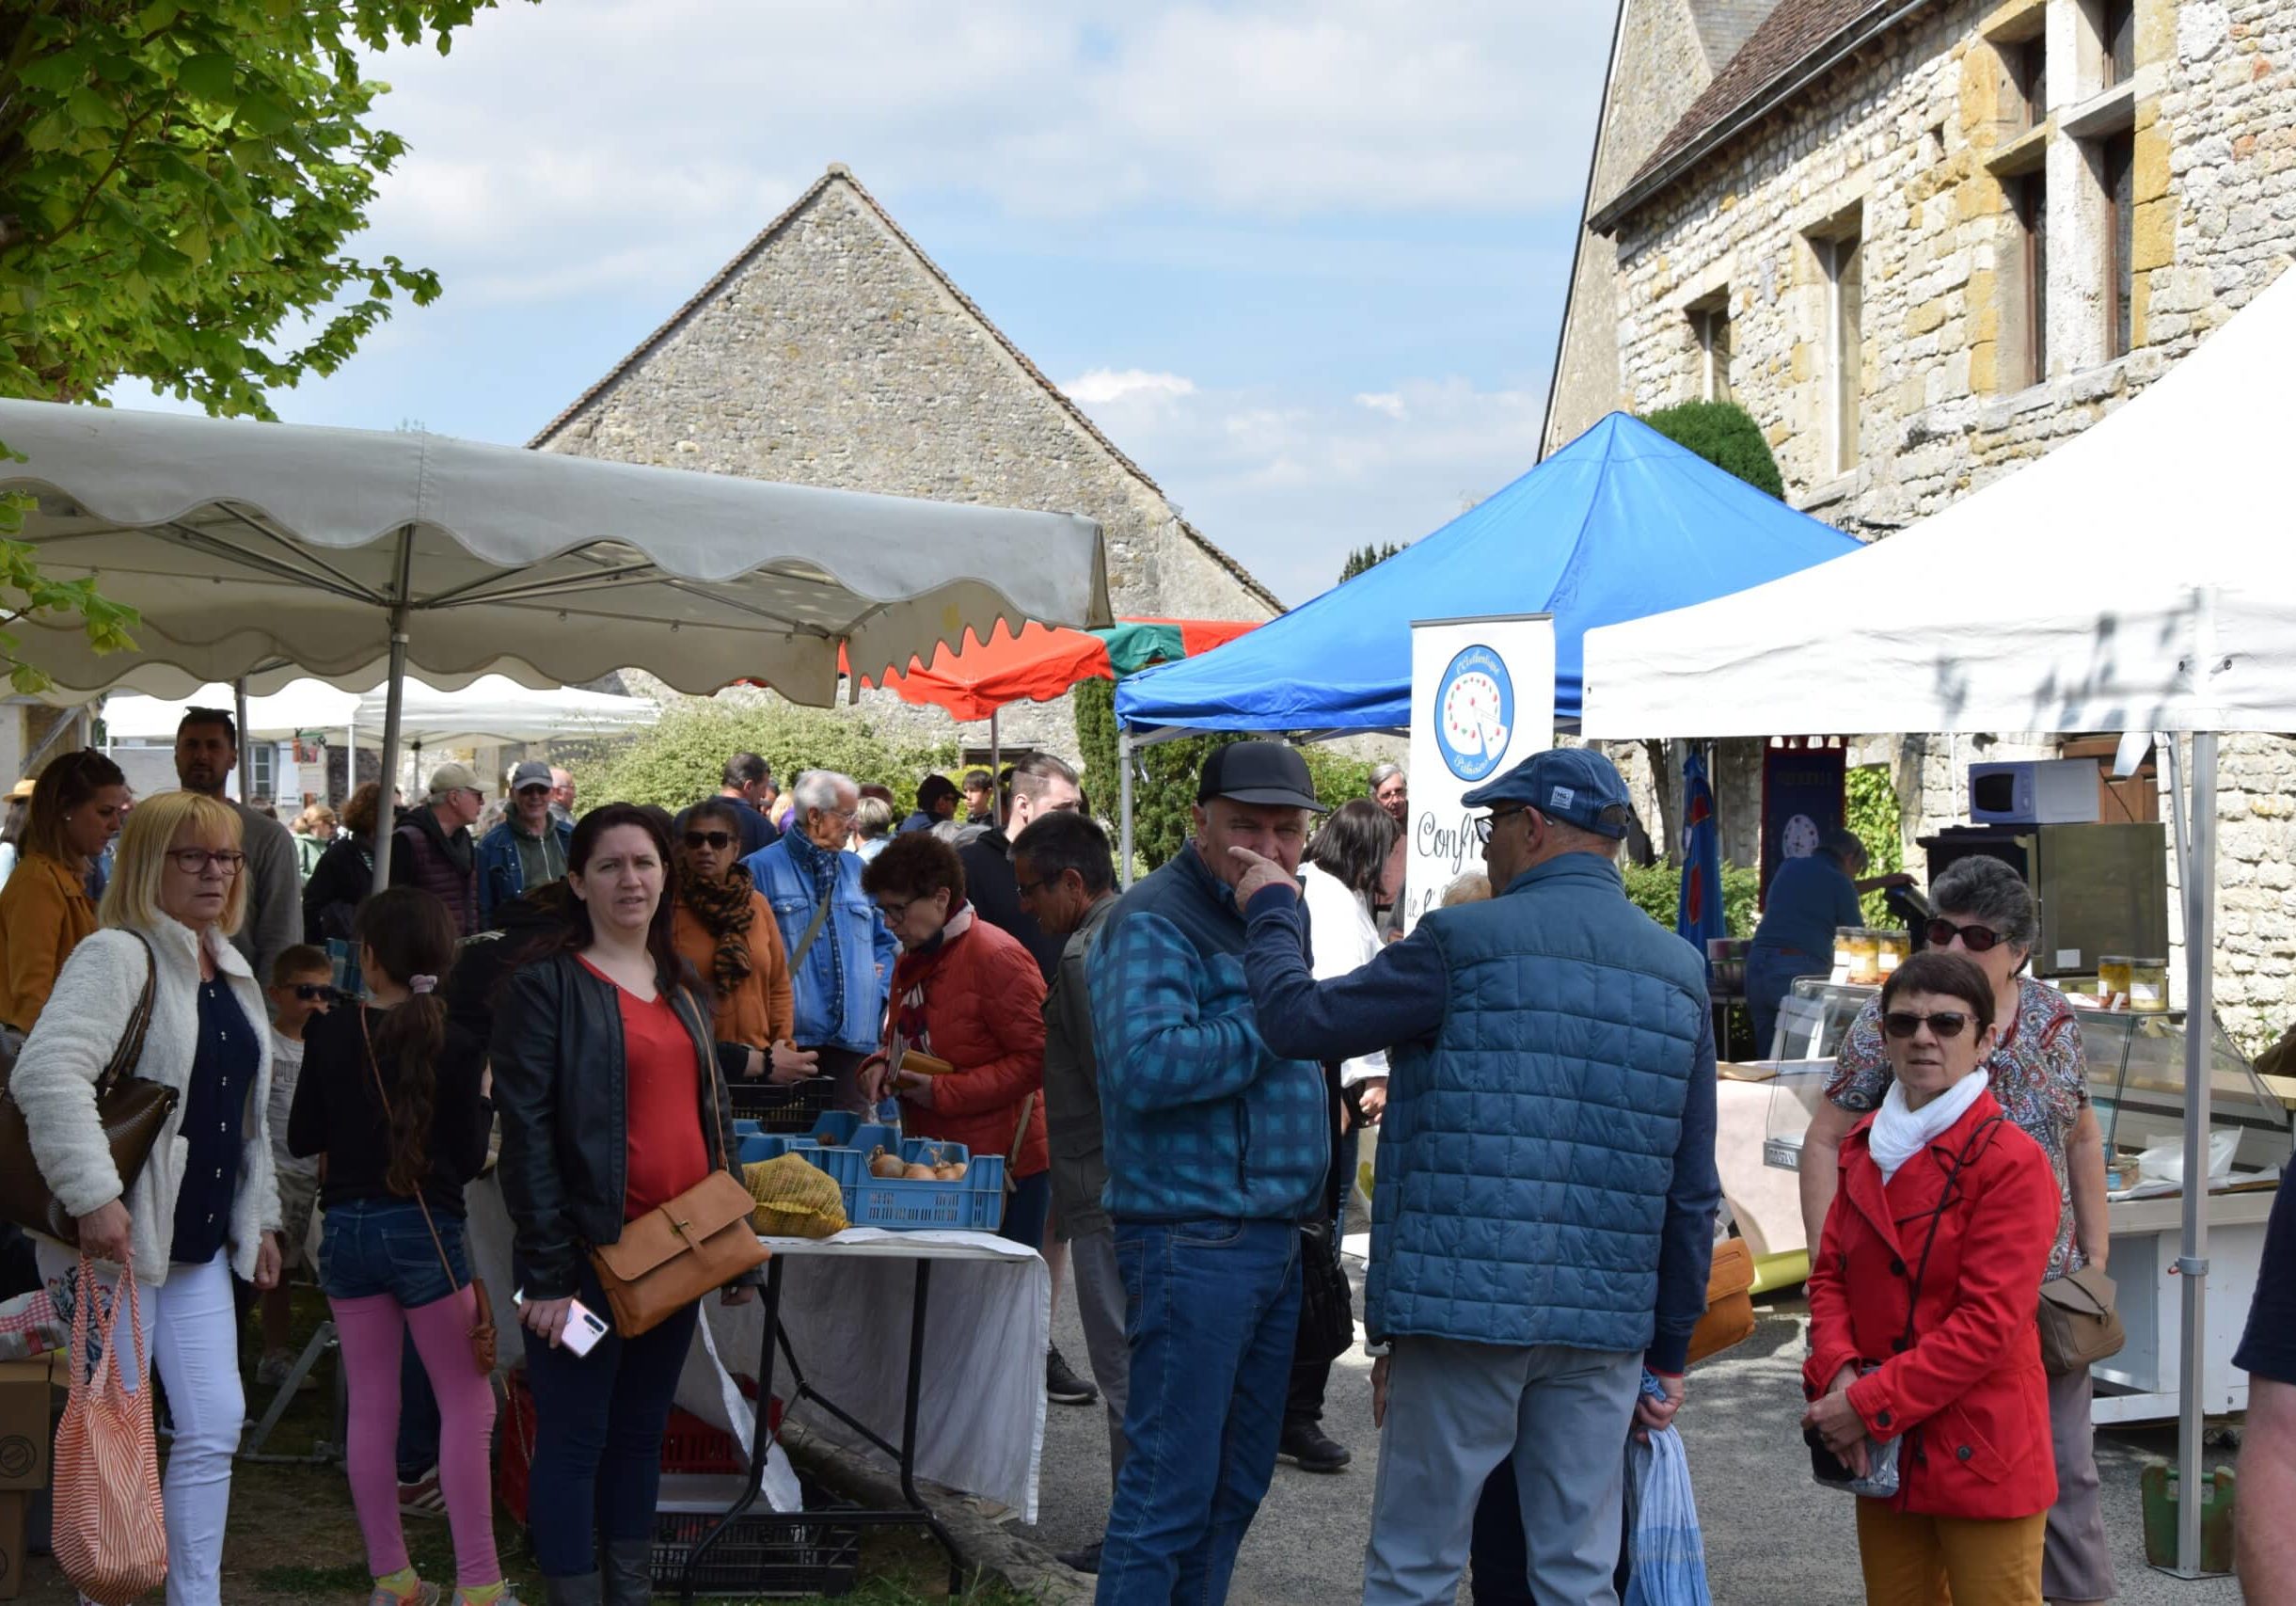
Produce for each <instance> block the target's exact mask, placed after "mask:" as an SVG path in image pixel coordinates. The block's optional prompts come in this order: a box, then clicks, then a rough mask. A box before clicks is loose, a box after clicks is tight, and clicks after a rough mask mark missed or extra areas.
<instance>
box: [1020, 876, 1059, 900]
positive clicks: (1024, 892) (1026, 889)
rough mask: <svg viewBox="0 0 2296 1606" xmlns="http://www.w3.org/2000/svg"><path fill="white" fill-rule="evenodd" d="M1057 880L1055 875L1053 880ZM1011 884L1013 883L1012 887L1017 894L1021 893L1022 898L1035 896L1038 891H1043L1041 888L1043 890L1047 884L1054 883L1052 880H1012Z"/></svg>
mask: <svg viewBox="0 0 2296 1606" xmlns="http://www.w3.org/2000/svg"><path fill="white" fill-rule="evenodd" d="M1057 880H1058V878H1057V877H1055V878H1054V881H1057ZM1012 884H1013V889H1014V890H1015V891H1016V892H1018V893H1019V894H1020V895H1021V897H1022V898H1034V897H1036V896H1037V894H1038V893H1040V892H1042V891H1043V890H1044V889H1045V888H1046V887H1048V886H1051V885H1053V884H1054V882H1051V881H1015V882H1014V883H1012Z"/></svg>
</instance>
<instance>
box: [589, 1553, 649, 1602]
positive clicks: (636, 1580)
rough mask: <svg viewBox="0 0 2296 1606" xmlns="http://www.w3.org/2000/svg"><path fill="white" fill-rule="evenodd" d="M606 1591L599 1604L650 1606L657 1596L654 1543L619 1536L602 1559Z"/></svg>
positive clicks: (601, 1568) (601, 1567)
mask: <svg viewBox="0 0 2296 1606" xmlns="http://www.w3.org/2000/svg"><path fill="white" fill-rule="evenodd" d="M600 1563H601V1566H600V1570H601V1571H602V1572H603V1574H604V1576H605V1579H606V1593H605V1594H604V1596H603V1597H601V1598H600V1602H599V1606H648V1602H650V1601H651V1600H652V1599H653V1598H654V1542H653V1541H652V1540H651V1539H616V1540H615V1541H613V1543H611V1544H610V1545H608V1546H607V1547H606V1554H605V1555H604V1556H603V1557H601V1558H600Z"/></svg>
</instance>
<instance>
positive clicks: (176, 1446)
mask: <svg viewBox="0 0 2296 1606" xmlns="http://www.w3.org/2000/svg"><path fill="white" fill-rule="evenodd" d="M245 867H246V857H245V854H244V853H243V852H242V851H241V850H240V823H239V816H238V815H237V814H236V813H235V812H233V810H232V809H231V807H230V804H228V803H221V802H218V801H217V800H215V799H214V798H210V797H207V796H205V795H203V794H201V793H198V792H189V791H183V792H164V793H162V794H160V795H159V796H157V797H154V798H152V799H150V800H149V801H148V802H146V803H141V804H139V805H138V806H137V807H136V808H135V812H134V813H132V814H130V815H129V816H128V822H127V825H126V826H125V828H124V829H122V831H121V832H120V835H119V859H118V863H117V864H116V865H115V866H114V867H113V870H112V881H111V885H110V887H109V889H108V890H107V891H106V892H105V893H104V896H103V909H102V911H101V912H100V917H101V920H102V927H103V929H102V930H98V931H97V932H96V933H95V934H94V935H93V936H90V937H89V938H88V939H87V941H86V942H83V943H82V944H81V945H80V946H78V947H77V948H75V949H74V950H73V951H72V955H71V959H69V960H68V961H66V962H65V964H64V969H63V974H61V975H60V976H58V977H57V978H56V981H55V993H54V994H53V995H52V997H51V998H50V1000H49V1003H50V1005H51V1006H52V1007H51V1008H50V1009H48V1010H46V1011H45V1012H43V1013H42V1014H41V1016H40V1025H39V1026H36V1027H35V1028H34V1029H33V1032H32V1035H31V1038H30V1039H29V1041H27V1042H25V1043H24V1053H23V1056H22V1057H20V1058H19V1059H18V1060H17V1061H16V1069H15V1072H14V1073H13V1075H12V1076H11V1077H10V1079H9V1083H8V1093H9V1096H10V1097H12V1098H13V1099H14V1100H15V1101H16V1104H17V1105H18V1107H19V1108H21V1109H22V1110H23V1111H24V1125H25V1127H26V1129H27V1132H28V1134H29V1137H30V1138H31V1145H32V1157H33V1159H34V1160H35V1162H37V1163H38V1165H39V1167H40V1176H41V1178H42V1180H44V1181H45V1182H46V1183H47V1185H48V1186H49V1188H50V1189H51V1190H52V1191H53V1192H54V1193H55V1198H56V1201H57V1202H58V1203H60V1204H61V1205H62V1206H63V1207H64V1208H65V1209H66V1210H68V1211H70V1212H71V1214H72V1215H73V1216H76V1217H78V1220H79V1239H80V1248H82V1249H84V1250H86V1251H87V1253H88V1254H90V1255H92V1256H93V1257H94V1258H95V1259H96V1260H98V1261H99V1262H103V1263H106V1264H105V1265H104V1266H103V1270H102V1273H101V1275H102V1276H103V1280H104V1282H105V1283H106V1284H107V1285H115V1286H116V1280H117V1278H118V1270H117V1269H116V1268H119V1267H123V1266H124V1267H128V1268H130V1269H132V1270H133V1271H134V1273H135V1280H136V1283H137V1285H138V1287H137V1296H138V1297H137V1299H136V1300H135V1302H134V1303H133V1304H131V1302H130V1301H129V1300H128V1299H126V1298H115V1300H114V1304H113V1311H114V1317H115V1325H114V1330H113V1333H112V1336H111V1340H110V1342H111V1344H112V1345H113V1348H114V1353H115V1354H118V1355H120V1356H123V1357H124V1356H129V1355H133V1354H135V1352H136V1351H135V1342H134V1337H133V1335H131V1334H128V1333H126V1332H125V1331H124V1330H122V1329H123V1328H124V1326H125V1318H126V1316H127V1314H128V1312H130V1311H131V1310H135V1312H136V1313H137V1314H138V1315H139V1317H140V1319H141V1326H142V1328H143V1333H142V1338H143V1354H144V1356H145V1358H146V1361H147V1364H148V1365H150V1366H152V1367H156V1368H157V1369H158V1371H159V1375H160V1378H161V1380H162V1381H163V1382H165V1383H166V1386H167V1405H168V1409H169V1413H170V1415H171V1416H172V1417H173V1419H174V1423H175V1438H174V1440H173V1442H172V1445H171V1447H170V1450H169V1454H168V1456H167V1473H166V1483H165V1486H164V1488H163V1495H164V1501H165V1505H166V1522H167V1564H168V1565H167V1601H168V1606H217V1603H218V1602H219V1601H220V1600H221V1598H222V1596H221V1590H222V1581H221V1569H222V1561H223V1530H224V1522H225V1519H226V1518H227V1516H228V1515H229V1512H230V1498H231V1456H232V1455H233V1453H234V1452H235V1451H236V1450H237V1449H238V1447H239V1429H240V1423H241V1422H242V1421H243V1420H244V1419H245V1415H246V1408H245V1397H244V1395H243V1394H242V1392H241V1390H240V1382H239V1353H238V1350H239V1345H238V1322H237V1319H236V1316H235V1314H234V1312H233V1309H232V1300H231V1278H232V1275H233V1274H234V1273H236V1274H237V1275H239V1276H240V1277H243V1278H245V1279H246V1280H248V1281H250V1282H252V1283H254V1284H255V1286H256V1287H257V1288H259V1289H269V1288H271V1287H273V1286H275V1285H276V1284H277V1281H278V1277H279V1242H278V1226H279V1194H278V1185H277V1181H276V1180H275V1178H274V1175H273V1171H272V1162H271V1135H270V1132H269V1130H268V1124H269V1123H268V1120H267V1117H266V1113H265V1109H266V1105H267V1103H268V1098H269V1093H270V1087H269V1084H270V1080H271V1040H270V1033H269V1032H268V1031H267V1030H265V1029H264V1027H263V1023H264V1022H265V1020H266V1016H265V1013H264V1010H263V994H262V991H261V988H259V987H258V986H257V985H256V980H255V977H254V976H253V974H252V973H251V972H250V971H249V970H248V968H247V962H246V961H245V959H243V958H242V957H241V956H240V953H239V950H238V949H236V948H234V947H233V946H231V941H230V939H231V933H232V932H233V931H235V930H238V928H239V923H240V919H241V916H242V914H244V913H245V908H246V877H245ZM147 979H148V980H149V984H150V990H151V1022H150V1030H149V1031H148V1032H147V1033H146V1035H145V1038H144V1042H143V1051H142V1053H141V1055H140V1056H139V1057H137V1059H136V1061H135V1064H133V1065H130V1066H128V1067H126V1073H127V1074H129V1075H132V1076H141V1077H145V1078H147V1079H149V1080H150V1081H154V1082H157V1083H160V1084H161V1085H162V1086H164V1087H168V1088H173V1089H176V1092H177V1095H178V1097H177V1102H176V1105H175V1108H174V1110H173V1111H172V1112H170V1114H169V1115H168V1118H167V1121H166V1125H165V1126H164V1127H162V1128H161V1130H160V1134H159V1138H158V1140H157V1141H156V1142H155V1143H153V1144H152V1146H151V1157H150V1160H149V1161H148V1162H147V1163H146V1164H145V1166H144V1168H143V1169H142V1171H141V1172H140V1173H138V1174H137V1175H136V1176H135V1177H133V1178H122V1177H121V1176H120V1175H119V1170H118V1169H117V1168H115V1167H114V1165H113V1164H112V1152H111V1146H110V1145H109V1144H108V1143H107V1142H106V1141H105V1140H104V1136H103V1123H102V1122H101V1121H99V1120H98V1119H97V1114H96V1082H97V1080H98V1078H99V1077H101V1076H102V1075H103V1071H104V1069H105V1067H106V1066H108V1065H109V1064H110V1063H111V1058H112V1055H113V1053H114V1052H115V1051H116V1050H117V1049H118V1048H119V1045H120V1041H121V1038H122V1036H123V1035H124V1034H125V1032H126V1031H127V1029H128V1021H129V1017H130V1016H131V1014H132V1013H133V1012H134V1003H135V999H136V998H137V997H138V996H139V995H140V994H142V993H143V991H144V988H145V986H146V984H147ZM36 1244H37V1247H38V1249H39V1258H40V1275H41V1277H42V1278H43V1279H54V1278H56V1277H60V1276H62V1275H63V1274H64V1273H65V1272H66V1271H67V1270H68V1269H69V1268H71V1266H73V1265H74V1264H77V1257H76V1255H75V1252H74V1250H73V1249H72V1248H71V1247H69V1246H67V1245H64V1244H60V1243H56V1242H55V1241H53V1240H49V1239H44V1238H42V1239H36ZM131 1370H132V1369H131ZM129 1382H130V1386H131V1387H134V1388H141V1387H142V1386H143V1379H142V1378H141V1377H131V1378H130V1379H129Z"/></svg>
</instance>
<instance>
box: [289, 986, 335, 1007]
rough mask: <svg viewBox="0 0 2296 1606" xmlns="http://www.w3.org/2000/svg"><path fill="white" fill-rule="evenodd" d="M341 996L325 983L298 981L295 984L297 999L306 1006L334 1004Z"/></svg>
mask: <svg viewBox="0 0 2296 1606" xmlns="http://www.w3.org/2000/svg"><path fill="white" fill-rule="evenodd" d="M340 996H341V994H339V993H337V992H336V990H335V989H334V988H333V987H332V986H330V985H329V984H328V983H326V982H324V981H298V982H296V983H295V997H296V998H297V999H298V1000H300V1001H301V1002H303V1003H306V1004H323V1003H332V1002H333V1001H334V1000H335V999H336V998H338V997H340Z"/></svg>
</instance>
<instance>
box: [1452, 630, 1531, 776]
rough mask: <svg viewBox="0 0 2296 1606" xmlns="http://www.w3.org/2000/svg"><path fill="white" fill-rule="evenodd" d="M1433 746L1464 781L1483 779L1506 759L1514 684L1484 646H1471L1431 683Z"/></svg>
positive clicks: (1498, 661) (1501, 664)
mask: <svg viewBox="0 0 2296 1606" xmlns="http://www.w3.org/2000/svg"><path fill="white" fill-rule="evenodd" d="M1434 715H1435V747H1436V749H1437V751H1439V752H1440V753H1441V754H1442V755H1443V762H1444V764H1445V765H1446V766H1447V767H1448V768H1449V771H1450V772H1451V773H1452V774H1454V775H1456V776H1458V777H1459V778H1460V779H1461V780H1463V781H1467V782H1475V781H1481V780H1484V779H1486V778H1487V777H1489V775H1490V774H1491V772H1492V771H1495V770H1496V769H1497V768H1498V765H1499V760H1500V759H1502V758H1504V757H1505V756H1506V755H1507V743H1508V741H1509V740H1510V739H1512V736H1513V733H1514V681H1513V680H1512V678H1510V677H1509V676H1508V674H1507V665H1506V664H1505V662H1504V661H1502V660H1500V658H1499V656H1498V654H1496V652H1493V651H1492V650H1491V649H1490V648H1489V647H1486V646H1471V647H1468V648H1466V649H1465V651H1463V652H1462V653H1460V655H1459V656H1458V657H1457V658H1454V659H1452V660H1451V661H1450V667H1449V668H1448V669H1446V670H1445V671H1444V672H1443V678H1442V679H1441V680H1439V681H1437V682H1436V683H1435V709H1434Z"/></svg>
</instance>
